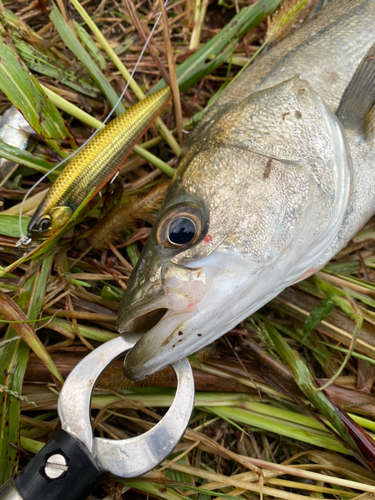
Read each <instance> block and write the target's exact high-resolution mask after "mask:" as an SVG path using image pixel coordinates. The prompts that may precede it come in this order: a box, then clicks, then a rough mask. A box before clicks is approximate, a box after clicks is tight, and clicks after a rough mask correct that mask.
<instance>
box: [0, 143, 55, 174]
mask: <svg viewBox="0 0 375 500" xmlns="http://www.w3.org/2000/svg"><path fill="white" fill-rule="evenodd" d="M0 157H1V158H6V159H7V160H9V161H14V163H18V164H19V165H23V166H24V167H29V168H32V169H33V170H35V171H36V172H41V173H43V174H46V173H47V172H49V171H50V170H51V168H53V167H54V166H55V165H54V164H53V163H51V162H49V161H45V160H42V159H40V158H36V157H35V156H34V155H32V154H31V153H29V152H28V151H24V150H23V149H19V148H16V147H15V146H11V145H10V144H6V143H5V142H0ZM59 173H60V172H59V171H57V170H55V171H54V172H51V175H54V176H58V175H59Z"/></svg>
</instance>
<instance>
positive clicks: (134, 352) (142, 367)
mask: <svg viewBox="0 0 375 500" xmlns="http://www.w3.org/2000/svg"><path fill="white" fill-rule="evenodd" d="M194 314H196V310H195V309H194V308H190V309H189V310H185V311H179V312H178V311H173V310H167V312H166V313H165V315H164V316H163V318H162V319H161V320H160V321H159V322H158V323H157V324H156V325H155V326H154V327H153V328H152V329H151V330H150V331H148V332H147V334H145V335H144V336H143V337H141V339H140V340H139V341H138V342H137V344H136V345H137V349H131V350H130V351H129V352H128V354H127V356H126V358H125V362H124V367H123V372H124V375H125V377H126V378H128V379H130V380H142V379H144V378H146V377H148V376H149V375H152V373H154V372H155V371H157V370H158V368H156V369H155V367H154V362H155V354H158V353H159V352H160V351H159V350H161V351H162V352H163V351H165V349H164V347H166V346H168V345H169V344H171V341H172V345H173V346H175V347H177V346H178V344H179V343H180V337H182V336H183V331H182V328H183V324H184V323H185V321H187V320H189V319H190V318H192V317H193V316H194ZM153 338H154V339H156V342H155V350H154V349H153V348H152V344H153ZM173 339H175V341H173ZM181 340H182V339H181ZM173 342H174V343H173ZM156 344H157V345H156ZM181 357H183V356H180V358H181ZM156 358H157V362H158V363H160V361H161V360H160V359H159V356H156ZM172 362H173V361H172ZM161 363H162V366H161V368H164V367H165V366H167V365H168V364H170V363H169V361H168V357H167V359H166V360H164V359H163V360H162V361H161Z"/></svg>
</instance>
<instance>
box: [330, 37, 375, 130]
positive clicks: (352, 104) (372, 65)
mask: <svg viewBox="0 0 375 500" xmlns="http://www.w3.org/2000/svg"><path fill="white" fill-rule="evenodd" d="M374 104H375V43H374V44H373V45H372V47H371V48H370V50H369V51H368V52H367V54H366V55H365V57H364V58H363V59H362V61H361V62H360V64H359V66H358V68H357V69H356V71H355V73H354V75H353V76H352V79H351V80H350V82H349V85H348V86H347V87H346V89H345V92H344V94H343V95H342V97H341V101H340V104H339V107H338V109H337V111H336V116H337V118H338V119H339V120H340V122H341V123H342V124H343V126H344V127H345V128H350V129H354V130H358V131H363V132H364V133H365V135H367V134H366V126H367V125H368V124H367V123H366V119H365V118H366V116H367V115H368V113H369V112H370V111H371V108H373V106H374ZM374 115H375V113H374V112H372V113H371V116H370V119H371V118H372V122H374ZM373 126H374V124H373Z"/></svg>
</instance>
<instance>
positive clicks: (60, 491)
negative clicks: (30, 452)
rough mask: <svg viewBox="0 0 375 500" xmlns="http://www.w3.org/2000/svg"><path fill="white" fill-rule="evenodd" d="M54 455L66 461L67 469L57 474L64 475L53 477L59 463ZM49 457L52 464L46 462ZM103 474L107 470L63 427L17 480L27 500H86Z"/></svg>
mask: <svg viewBox="0 0 375 500" xmlns="http://www.w3.org/2000/svg"><path fill="white" fill-rule="evenodd" d="M53 455H55V456H56V455H59V457H58V458H60V462H61V461H62V462H64V461H65V462H66V466H65V467H64V466H63V468H66V470H65V471H64V472H62V473H61V470H58V472H57V474H59V473H61V475H60V476H59V477H57V478H53V476H54V475H55V474H54V465H53V463H55V462H56V460H55V458H56V457H53ZM51 457H52V458H51ZM61 457H63V458H62V460H61ZM48 459H50V462H53V463H52V464H49V463H47V461H48ZM103 475H104V471H100V470H99V469H98V468H97V466H96V465H95V463H94V461H93V459H92V457H91V454H90V452H89V451H88V449H87V448H86V447H85V446H84V445H83V444H82V443H81V442H80V441H78V440H77V439H75V438H73V437H72V436H71V435H70V434H68V433H67V432H66V431H64V430H60V431H58V432H57V433H56V434H55V435H54V436H53V438H52V439H51V440H50V441H48V443H47V444H46V445H45V446H44V448H43V449H42V450H41V451H40V452H39V453H38V454H37V455H35V457H34V458H33V459H32V460H31V461H30V462H29V463H28V464H27V466H26V467H25V469H24V470H23V471H22V472H21V473H20V474H19V475H18V476H17V477H16V478H15V480H14V482H15V485H16V487H17V490H18V491H19V493H20V495H21V496H22V498H23V499H24V500H85V499H86V498H87V496H88V495H89V494H90V492H91V491H92V490H93V488H94V487H95V486H96V485H97V484H98V483H99V482H100V480H101V479H102V477H103ZM51 476H52V477H51Z"/></svg>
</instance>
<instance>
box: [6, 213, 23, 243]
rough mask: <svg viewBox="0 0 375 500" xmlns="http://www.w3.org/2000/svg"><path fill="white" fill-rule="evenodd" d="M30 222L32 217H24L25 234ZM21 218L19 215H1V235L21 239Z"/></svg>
mask: <svg viewBox="0 0 375 500" xmlns="http://www.w3.org/2000/svg"><path fill="white" fill-rule="evenodd" d="M29 222H30V217H22V219H21V227H22V231H23V233H24V234H26V233H27V226H28V224H29ZM18 223H19V217H18V215H8V214H2V213H0V234H2V235H4V236H10V237H12V238H19V236H20V228H19V225H18Z"/></svg>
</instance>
